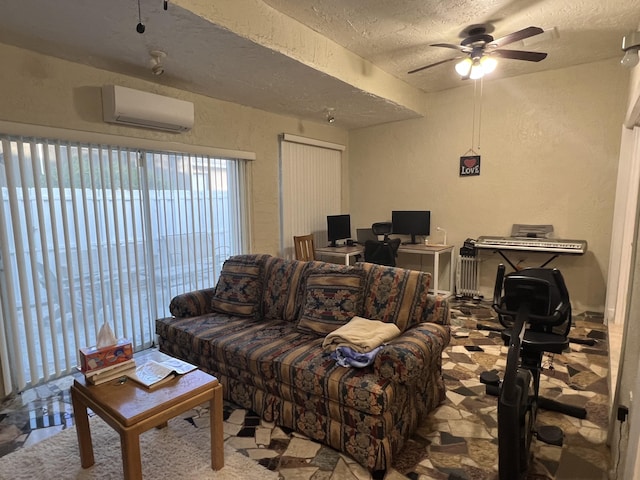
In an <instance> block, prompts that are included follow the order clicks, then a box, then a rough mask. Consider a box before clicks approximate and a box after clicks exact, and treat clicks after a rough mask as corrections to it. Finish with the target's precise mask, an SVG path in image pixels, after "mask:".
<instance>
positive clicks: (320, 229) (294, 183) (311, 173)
mask: <svg viewBox="0 0 640 480" xmlns="http://www.w3.org/2000/svg"><path fill="white" fill-rule="evenodd" d="M280 175H281V191H282V200H281V217H282V218H281V222H282V227H281V232H282V255H283V256H284V257H285V258H294V257H295V252H294V248H293V237H294V236H298V235H306V234H309V233H311V234H313V236H314V241H315V243H316V245H318V246H319V245H325V244H326V243H327V219H326V217H327V215H339V214H341V213H348V212H343V211H342V167H341V152H340V151H337V150H332V149H327V148H321V147H316V146H310V145H302V144H299V143H291V142H286V141H282V142H281V172H280Z"/></svg>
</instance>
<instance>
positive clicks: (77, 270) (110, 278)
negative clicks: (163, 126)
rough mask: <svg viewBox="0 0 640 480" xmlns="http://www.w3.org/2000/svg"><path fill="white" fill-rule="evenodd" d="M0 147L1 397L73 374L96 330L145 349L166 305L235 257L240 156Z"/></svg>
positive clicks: (24, 143)
mask: <svg viewBox="0 0 640 480" xmlns="http://www.w3.org/2000/svg"><path fill="white" fill-rule="evenodd" d="M0 141H1V142H0V147H1V148H0V201H1V203H0V260H1V261H0V307H1V308H2V310H1V311H0V342H1V345H0V362H2V372H3V385H4V388H5V391H6V392H7V393H11V392H13V391H15V390H18V391H19V390H23V389H24V388H26V387H27V386H35V385H37V384H39V383H42V382H44V381H48V380H50V379H51V378H57V377H60V376H62V375H65V374H68V373H70V372H72V371H75V368H76V366H77V365H78V361H79V358H78V357H79V354H78V350H79V349H80V348H82V347H86V346H91V345H95V344H96V340H97V333H98V331H99V329H100V327H101V326H102V325H103V324H104V323H108V324H109V326H110V327H111V328H112V330H113V331H114V333H115V336H116V337H118V338H120V337H125V338H128V339H130V340H131V341H132V343H133V345H134V349H135V350H140V349H142V348H146V347H148V346H150V345H152V343H153V341H154V321H155V319H156V318H159V317H164V316H167V315H169V311H168V307H169V302H170V300H171V298H173V297H174V296H175V295H177V294H180V293H184V292H187V291H192V290H196V289H201V288H207V287H212V286H214V285H215V281H216V279H217V276H218V274H219V272H220V269H221V268H222V263H223V262H224V260H225V259H226V258H228V257H229V256H230V255H233V254H238V253H245V247H246V245H247V244H248V243H247V240H246V232H247V230H248V228H247V219H248V217H247V212H246V208H245V205H246V203H245V202H246V193H245V188H244V182H245V180H244V172H245V170H244V162H242V161H238V160H233V159H214V158H210V157H207V156H196V155H189V154H175V153H163V152H153V153H151V152H149V153H142V152H137V151H135V150H131V149H128V148H120V147H114V146H105V145H87V144H78V143H71V142H67V143H65V142H60V141H54V140H51V141H50V140H46V139H25V138H20V137H15V138H14V137H11V138H9V137H6V136H2V137H1V138H0ZM229 209H237V210H233V211H231V210H229Z"/></svg>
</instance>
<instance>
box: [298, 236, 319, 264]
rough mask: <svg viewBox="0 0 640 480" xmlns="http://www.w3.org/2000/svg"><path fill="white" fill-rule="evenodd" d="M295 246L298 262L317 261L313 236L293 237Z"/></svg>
mask: <svg viewBox="0 0 640 480" xmlns="http://www.w3.org/2000/svg"><path fill="white" fill-rule="evenodd" d="M293 246H294V248H295V251H296V260H304V261H310V260H315V259H316V250H315V247H314V244H313V235H311V234H309V235H300V236H297V237H296V236H294V237H293Z"/></svg>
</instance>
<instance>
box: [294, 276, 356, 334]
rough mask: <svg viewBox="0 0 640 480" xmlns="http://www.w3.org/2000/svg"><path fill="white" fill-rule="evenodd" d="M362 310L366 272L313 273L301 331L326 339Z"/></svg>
mask: <svg viewBox="0 0 640 480" xmlns="http://www.w3.org/2000/svg"><path fill="white" fill-rule="evenodd" d="M361 310H362V270H359V269H352V270H348V271H343V272H337V271H336V272H331V273H329V272H326V273H324V272H316V273H310V274H309V275H308V276H307V279H306V285H305V293H304V300H303V302H302V311H301V313H300V319H299V321H298V330H300V331H303V332H310V333H316V334H318V335H322V336H325V335H326V334H328V333H330V332H333V331H334V330H335V329H337V328H339V327H341V326H342V325H345V324H346V323H348V322H349V320H351V319H352V318H353V317H354V316H356V315H358V314H359V313H360V311H361Z"/></svg>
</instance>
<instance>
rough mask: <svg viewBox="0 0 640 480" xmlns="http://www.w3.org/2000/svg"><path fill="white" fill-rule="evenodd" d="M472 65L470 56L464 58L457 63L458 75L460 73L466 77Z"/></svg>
mask: <svg viewBox="0 0 640 480" xmlns="http://www.w3.org/2000/svg"><path fill="white" fill-rule="evenodd" d="M471 65H473V62H472V61H471V59H470V58H469V57H467V58H465V59H464V60H462V61H460V62H458V63H456V72H458V75H460V76H461V77H466V76H468V75H469V72H470V71H471Z"/></svg>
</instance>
